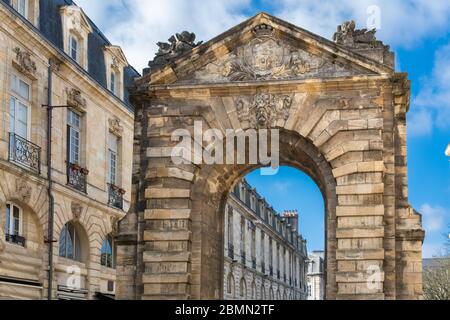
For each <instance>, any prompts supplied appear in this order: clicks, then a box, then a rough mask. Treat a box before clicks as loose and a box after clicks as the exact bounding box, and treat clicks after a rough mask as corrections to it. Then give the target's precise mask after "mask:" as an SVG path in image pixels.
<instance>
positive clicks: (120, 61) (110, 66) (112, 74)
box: [104, 45, 129, 100]
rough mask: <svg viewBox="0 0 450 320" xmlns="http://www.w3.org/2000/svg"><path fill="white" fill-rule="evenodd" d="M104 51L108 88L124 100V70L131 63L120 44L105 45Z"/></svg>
mask: <svg viewBox="0 0 450 320" xmlns="http://www.w3.org/2000/svg"><path fill="white" fill-rule="evenodd" d="M104 51H105V64H106V79H107V85H108V89H109V90H110V91H111V92H112V93H113V94H114V95H116V96H117V97H118V98H120V99H122V100H123V97H124V84H123V75H124V74H123V70H124V68H125V67H127V66H128V65H129V63H128V61H127V59H126V57H125V54H124V53H123V51H122V49H121V48H120V47H119V46H112V45H111V46H105V49H104Z"/></svg>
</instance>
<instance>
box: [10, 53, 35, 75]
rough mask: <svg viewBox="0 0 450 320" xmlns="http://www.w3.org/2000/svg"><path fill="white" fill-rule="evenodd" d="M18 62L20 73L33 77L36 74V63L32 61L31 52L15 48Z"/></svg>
mask: <svg viewBox="0 0 450 320" xmlns="http://www.w3.org/2000/svg"><path fill="white" fill-rule="evenodd" d="M14 52H15V53H16V62H17V66H18V68H19V71H20V72H23V73H28V74H31V75H35V74H36V63H34V61H32V60H31V55H30V53H29V52H26V51H23V50H21V49H20V48H18V47H17V48H15V49H14Z"/></svg>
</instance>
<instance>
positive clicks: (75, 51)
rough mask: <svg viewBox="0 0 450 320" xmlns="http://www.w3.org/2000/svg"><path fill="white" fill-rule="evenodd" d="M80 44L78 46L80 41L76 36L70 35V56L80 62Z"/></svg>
mask: <svg viewBox="0 0 450 320" xmlns="http://www.w3.org/2000/svg"><path fill="white" fill-rule="evenodd" d="M79 50H80V48H79V44H78V39H77V38H76V37H75V36H74V35H70V38H69V54H70V57H71V58H72V59H73V60H75V61H77V62H79Z"/></svg>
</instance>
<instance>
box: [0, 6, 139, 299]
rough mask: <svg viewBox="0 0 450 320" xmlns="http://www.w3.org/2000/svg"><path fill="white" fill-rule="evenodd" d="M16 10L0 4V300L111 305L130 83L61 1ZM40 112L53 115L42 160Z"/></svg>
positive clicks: (127, 163) (126, 187)
mask: <svg viewBox="0 0 450 320" xmlns="http://www.w3.org/2000/svg"><path fill="white" fill-rule="evenodd" d="M20 3H22V1H20ZM25 3H27V4H28V7H27V8H26V9H25V10H24V9H23V8H21V7H20V6H19V7H18V1H16V0H12V2H11V1H0V226H1V227H0V298H8V299H46V298H47V291H48V287H49V285H51V288H52V289H51V291H52V298H53V299H94V298H96V297H98V295H99V294H100V295H103V296H112V295H114V293H115V281H116V272H115V269H114V260H115V257H114V255H115V249H114V241H113V240H112V238H113V236H114V235H115V233H116V231H117V223H118V221H119V220H120V219H122V218H123V217H124V216H125V212H126V211H127V210H128V208H129V207H130V202H131V164H132V145H133V128H134V113H133V110H132V108H131V105H130V104H129V101H128V99H125V96H124V94H123V90H125V89H124V88H125V83H124V82H127V84H128V83H129V82H130V81H129V80H128V78H131V77H133V76H136V75H138V74H137V72H135V71H133V70H132V69H131V67H130V66H129V64H128V62H127V61H126V59H125V58H124V56H123V54H122V53H121V50H120V48H118V47H114V46H112V45H111V44H110V43H109V42H107V40H105V39H104V38H101V37H100V35H99V33H98V31H96V30H98V29H96V27H94V26H93V24H92V22H91V21H90V20H89V19H88V18H87V17H86V16H85V14H84V12H83V11H82V10H81V9H80V8H79V7H77V6H75V5H74V4H71V1H46V0H40V1H39V0H32V1H31V0H30V1H25ZM62 21H63V22H64V23H62ZM104 61H107V63H108V64H112V61H114V66H112V67H113V68H115V69H116V70H117V74H116V76H117V78H120V79H121V80H118V81H117V84H116V88H114V87H112V86H111V85H107V81H106V79H107V78H110V73H108V74H106V70H107V69H108V70H109V68H110V67H111V66H107V65H105V63H103V62H104ZM49 79H51V81H49ZM49 104H51V105H52V106H61V107H58V108H54V109H53V118H52V122H53V125H52V131H51V133H52V140H51V147H52V152H51V155H50V157H47V142H48V134H47V124H48V121H47V108H46V107H42V106H43V105H49ZM63 106H64V107H63ZM112 153H114V154H113V155H112ZM112 158H114V164H112V162H111V161H112V160H111V159H112ZM49 159H51V163H52V165H51V177H52V182H53V187H52V196H53V198H54V223H53V224H49V194H48V187H49V180H48V179H47V170H48V164H49ZM112 176H114V179H112ZM116 186H117V187H116ZM111 196H113V197H111ZM49 225H53V228H54V232H53V238H49V235H50V234H49ZM107 240H109V241H107ZM108 245H109V247H108ZM50 246H51V247H52V250H53V255H52V258H53V263H52V271H53V277H52V278H53V281H52V283H50V284H49V272H48V270H49V250H50ZM102 247H103V249H102Z"/></svg>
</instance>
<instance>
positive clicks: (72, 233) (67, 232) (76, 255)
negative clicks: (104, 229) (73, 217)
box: [59, 222, 82, 261]
mask: <svg viewBox="0 0 450 320" xmlns="http://www.w3.org/2000/svg"><path fill="white" fill-rule="evenodd" d="M81 253H82V252H81V239H80V236H79V233H78V232H77V229H76V228H75V226H74V225H73V223H70V222H69V223H67V224H66V225H65V226H64V227H63V229H62V230H61V234H60V236H59V256H60V257H63V258H67V259H71V260H76V261H81Z"/></svg>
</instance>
